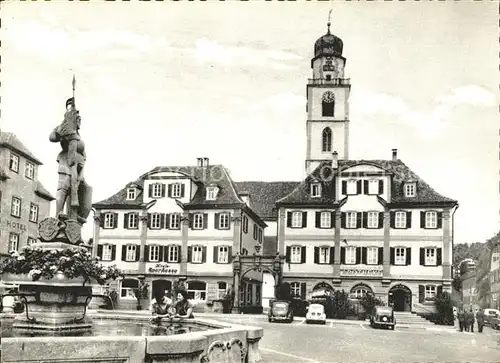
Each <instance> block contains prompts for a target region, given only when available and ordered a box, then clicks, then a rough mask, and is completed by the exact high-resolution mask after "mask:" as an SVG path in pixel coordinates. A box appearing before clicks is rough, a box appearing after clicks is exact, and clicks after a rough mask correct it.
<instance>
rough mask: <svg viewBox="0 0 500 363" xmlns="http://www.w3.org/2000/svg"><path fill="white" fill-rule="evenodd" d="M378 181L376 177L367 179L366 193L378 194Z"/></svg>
mask: <svg viewBox="0 0 500 363" xmlns="http://www.w3.org/2000/svg"><path fill="white" fill-rule="evenodd" d="M378 182H379V181H378V180H376V179H372V180H369V181H368V194H378V187H379V186H378ZM365 193H366V192H365Z"/></svg>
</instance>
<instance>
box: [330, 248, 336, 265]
mask: <svg viewBox="0 0 500 363" xmlns="http://www.w3.org/2000/svg"><path fill="white" fill-rule="evenodd" d="M334 262H335V247H330V264H332V265H333V264H334Z"/></svg>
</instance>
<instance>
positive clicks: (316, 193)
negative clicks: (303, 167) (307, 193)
mask: <svg viewBox="0 0 500 363" xmlns="http://www.w3.org/2000/svg"><path fill="white" fill-rule="evenodd" d="M311 197H313V198H319V197H321V184H320V183H313V184H311Z"/></svg>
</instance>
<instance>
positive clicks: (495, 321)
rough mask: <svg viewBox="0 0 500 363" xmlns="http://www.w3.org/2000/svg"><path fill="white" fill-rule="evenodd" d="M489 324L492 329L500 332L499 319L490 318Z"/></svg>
mask: <svg viewBox="0 0 500 363" xmlns="http://www.w3.org/2000/svg"><path fill="white" fill-rule="evenodd" d="M489 324H490V326H491V327H492V328H493V329H496V330H500V317H498V316H497V317H493V318H491V319H490V323H489Z"/></svg>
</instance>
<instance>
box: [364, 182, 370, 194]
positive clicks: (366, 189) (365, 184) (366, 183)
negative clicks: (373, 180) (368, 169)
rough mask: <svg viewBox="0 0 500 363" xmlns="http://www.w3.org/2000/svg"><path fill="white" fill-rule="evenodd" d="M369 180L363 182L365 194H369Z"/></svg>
mask: <svg viewBox="0 0 500 363" xmlns="http://www.w3.org/2000/svg"><path fill="white" fill-rule="evenodd" d="M368 192H369V189H368V180H363V194H368Z"/></svg>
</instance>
